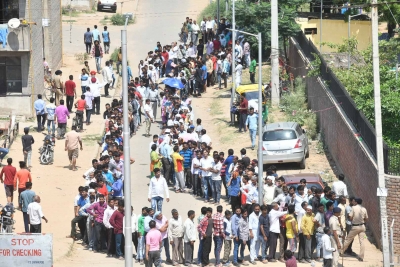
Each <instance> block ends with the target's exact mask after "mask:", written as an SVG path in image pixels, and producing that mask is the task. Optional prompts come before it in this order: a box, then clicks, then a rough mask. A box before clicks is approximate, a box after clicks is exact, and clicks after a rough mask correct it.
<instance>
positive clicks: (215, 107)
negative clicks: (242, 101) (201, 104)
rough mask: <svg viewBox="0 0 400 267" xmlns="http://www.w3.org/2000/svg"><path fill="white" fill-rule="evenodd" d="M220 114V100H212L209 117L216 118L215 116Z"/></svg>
mask: <svg viewBox="0 0 400 267" xmlns="http://www.w3.org/2000/svg"><path fill="white" fill-rule="evenodd" d="M222 113H223V112H222V107H221V103H220V100H219V99H218V98H214V99H213V100H212V101H211V105H210V115H211V116H216V115H221V114H222Z"/></svg>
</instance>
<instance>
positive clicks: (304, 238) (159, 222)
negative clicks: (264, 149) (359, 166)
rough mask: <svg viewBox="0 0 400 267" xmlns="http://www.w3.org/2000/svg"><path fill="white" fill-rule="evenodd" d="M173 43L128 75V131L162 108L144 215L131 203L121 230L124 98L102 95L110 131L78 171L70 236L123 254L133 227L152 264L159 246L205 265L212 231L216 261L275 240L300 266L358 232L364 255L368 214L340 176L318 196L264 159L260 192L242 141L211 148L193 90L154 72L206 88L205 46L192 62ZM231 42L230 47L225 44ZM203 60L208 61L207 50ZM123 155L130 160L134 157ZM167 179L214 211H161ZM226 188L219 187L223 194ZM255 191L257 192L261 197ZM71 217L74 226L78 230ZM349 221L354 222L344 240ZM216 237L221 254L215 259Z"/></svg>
mask: <svg viewBox="0 0 400 267" xmlns="http://www.w3.org/2000/svg"><path fill="white" fill-rule="evenodd" d="M174 44H175V43H174ZM174 44H173V45H172V46H171V47H170V46H165V49H164V47H162V46H161V44H159V43H158V44H157V47H156V49H155V51H154V52H153V51H152V52H149V53H148V57H147V58H146V60H145V61H143V62H141V63H139V68H138V71H139V73H138V74H139V77H138V78H135V79H134V80H131V81H130V82H129V102H130V104H129V117H130V128H131V133H132V135H134V134H136V131H137V129H138V128H139V127H141V126H142V125H143V124H144V123H145V124H146V126H145V127H146V129H145V136H147V137H150V136H151V125H152V124H153V123H154V122H155V120H156V116H157V115H158V113H159V112H157V108H158V107H160V108H161V119H162V122H161V123H160V132H159V134H155V135H153V140H152V141H151V142H150V144H149V154H150V168H149V172H150V183H149V192H148V201H150V203H151V207H144V208H143V209H142V212H141V215H140V216H137V215H136V214H134V213H133V214H132V225H133V227H132V233H123V211H124V208H125V207H124V201H123V193H124V192H123V189H122V188H123V179H124V174H123V165H124V164H125V159H123V154H121V153H122V151H123V147H122V145H123V142H124V140H123V138H122V136H121V132H122V131H121V128H122V102H121V101H118V100H117V99H114V100H113V101H112V103H111V104H110V105H109V104H107V105H106V111H105V112H104V114H103V116H104V118H105V121H106V123H105V125H106V131H105V132H106V133H105V135H104V137H103V138H102V140H101V141H100V144H101V146H102V152H101V157H100V159H99V160H98V161H97V160H93V161H92V167H91V168H90V169H89V170H88V171H87V172H86V173H85V174H84V178H85V179H86V187H80V188H79V194H78V196H77V197H76V198H75V210H74V211H75V214H74V215H75V216H74V219H73V220H72V221H71V234H70V235H69V236H68V237H70V238H75V239H78V238H82V239H83V243H82V244H83V245H85V248H86V249H88V250H92V251H94V252H104V253H107V256H109V257H112V256H114V255H115V256H116V257H118V258H119V259H121V260H123V259H124V258H123V257H124V255H123V249H122V247H123V242H124V241H123V236H124V234H132V237H133V238H132V239H133V242H134V246H135V250H136V256H135V258H136V261H137V262H138V263H139V262H140V264H141V265H143V264H145V263H146V264H147V265H148V267H150V266H152V264H155V266H157V267H158V266H160V265H161V264H162V262H163V261H162V259H161V252H162V250H165V255H166V259H165V262H166V263H168V264H173V265H174V266H176V265H179V264H184V265H186V266H187V265H193V264H198V265H202V266H210V259H209V255H210V252H211V246H212V240H213V239H214V254H215V255H214V256H215V260H216V265H218V266H220V265H222V264H224V265H226V266H228V265H229V264H231V263H232V264H233V265H235V266H237V265H239V264H242V265H245V266H246V265H248V264H256V261H260V262H262V263H267V262H268V261H270V262H275V261H276V258H277V256H278V254H277V253H276V252H277V244H278V240H279V257H278V260H279V261H282V262H285V263H286V266H291V267H292V266H296V264H297V261H296V259H297V260H298V261H299V262H300V263H307V262H311V260H312V259H314V258H315V259H316V260H318V261H324V266H331V265H332V263H333V264H336V263H337V259H338V255H339V253H338V252H339V250H342V251H343V252H346V253H348V254H352V253H353V252H352V251H351V241H352V239H354V237H355V236H356V235H359V238H360V244H361V253H360V254H359V255H358V259H359V260H363V257H364V255H363V243H362V239H363V237H362V233H363V231H365V222H366V221H367V218H368V215H367V212H366V210H365V208H363V207H362V206H361V204H362V200H361V199H353V200H352V201H350V205H346V197H347V192H346V191H345V190H344V188H345V184H344V183H343V179H344V177H341V178H340V181H339V182H337V184H336V186H334V188H333V190H331V188H329V187H325V188H324V192H323V196H322V191H321V189H318V188H308V187H307V184H306V181H302V184H300V185H299V186H297V188H296V187H289V188H288V187H287V186H286V185H285V179H284V178H283V177H279V176H278V175H277V173H276V168H270V169H269V170H268V171H267V177H266V178H265V184H264V185H263V188H264V189H263V192H259V191H258V187H257V182H258V181H257V178H256V174H257V172H258V170H257V167H256V166H257V160H255V159H253V160H250V158H249V157H248V156H247V155H246V149H241V151H240V156H235V154H234V150H233V149H229V150H228V153H227V157H226V158H225V153H224V152H222V151H216V150H213V149H212V140H211V137H210V136H209V135H208V134H207V130H206V129H204V128H203V126H202V121H201V119H200V118H197V119H195V113H194V110H193V108H192V105H191V101H192V100H191V99H190V98H189V97H188V96H187V95H186V96H185V95H184V94H183V93H182V92H180V93H178V91H177V90H176V89H175V88H170V87H167V86H166V88H165V89H164V91H163V92H159V86H158V84H157V82H156V81H157V79H158V78H159V77H163V76H165V77H167V76H171V77H174V76H176V77H180V79H181V80H182V81H183V83H187V82H188V81H189V82H188V84H189V85H190V86H189V87H188V88H189V90H188V93H189V94H190V93H191V90H190V88H192V92H193V93H196V90H198V91H199V92H204V91H205V89H206V87H207V86H205V85H206V82H207V79H211V77H213V74H212V73H213V71H214V69H212V70H211V72H208V69H207V68H206V72H207V76H204V75H203V74H205V73H204V72H203V68H202V62H201V59H203V54H202V52H203V50H204V46H203V48H202V49H198V50H197V52H195V53H196V57H195V58H197V59H198V60H197V61H196V60H194V59H193V60H190V59H189V62H191V63H194V64H195V65H196V66H192V64H190V65H188V64H186V63H187V61H186V62H185V60H183V59H185V58H178V56H177V55H178V53H177V51H178V49H176V45H174ZM207 49H208V48H207ZM220 49H223V48H220ZM220 49H217V51H221V50H220ZM227 49H228V50H227V51H229V47H228V48H227ZM235 50H236V49H235ZM161 51H163V52H161ZM213 51H214V50H213ZM213 51H212V52H213ZM210 54H212V53H210ZM219 54H221V52H219V53H218V54H217V55H218V56H222V55H219ZM185 55H186V54H185ZM175 56H176V57H175ZM189 58H190V56H189ZM208 60H211V61H212V59H211V58H209V59H208ZM145 62H146V63H145ZM217 65H218V63H217ZM192 67H194V68H196V69H193V68H192ZM213 67H214V65H213ZM187 68H189V71H188V75H187V74H186V73H187V72H186V69H187ZM190 69H191V70H190ZM197 69H201V71H202V72H201V73H202V76H201V80H200V79H197V78H196V77H197V76H196V75H197V74H198V73H199V72H198V71H197ZM153 70H154V71H153ZM182 71H183V72H182ZM217 73H218V71H217ZM204 77H206V78H205V79H204ZM211 84H212V80H210V85H211ZM199 85H200V86H199ZM142 116H144V120H142V119H143V118H142ZM153 132H154V130H153ZM211 153H212V156H211V155H210V154H211ZM126 161H128V160H126ZM129 161H130V163H133V162H134V160H133V159H129ZM126 164H127V163H126ZM342 178H343V179H342ZM169 187H173V188H174V190H175V193H189V194H192V195H193V196H195V197H196V198H197V199H198V198H200V199H203V200H204V201H205V202H206V203H208V204H214V205H216V213H214V214H213V207H203V208H202V209H201V215H200V216H199V217H198V220H197V227H196V224H195V219H194V218H195V217H196V212H195V211H193V210H190V211H188V212H187V219H186V220H185V221H184V220H183V219H182V218H181V216H180V215H179V211H178V210H177V209H173V210H172V211H171V218H170V219H167V217H166V216H165V214H163V213H162V207H163V201H164V199H166V201H169V198H170V196H169ZM222 188H225V192H226V196H225V197H224V196H222V192H223V191H222ZM306 188H307V189H308V190H305V189H306ZM296 191H297V193H296ZM306 191H307V192H306ZM259 194H262V196H263V198H262V199H263V203H258V199H259ZM223 199H226V200H227V201H229V202H230V205H231V210H226V211H225V212H224V211H223V207H222V205H220V204H221V202H222V201H223ZM126 208H130V207H126ZM214 208H215V207H214ZM224 215H225V216H224ZM76 224H78V227H79V229H80V235H78V234H77V233H76V226H75V225H76ZM345 225H346V226H347V225H350V227H349V229H348V236H347V238H346V241H345V242H344V245H343V246H342V240H343V238H344V236H345V233H344V231H343V230H344V228H347V227H345ZM195 242H199V249H198V251H197V259H195V257H194V255H195V252H194V243H195ZM232 243H233V245H232ZM297 244H298V246H297ZM170 245H171V246H172V257H171V254H170V248H169V246H170ZM246 245H247V247H248V248H249V251H250V255H249V261H246V260H245V258H244V253H245V250H246V249H245V248H246ZM222 246H224V256H223V258H222V259H221V257H220V254H221V251H222ZM343 247H344V248H343ZM349 247H350V248H349ZM232 248H233V255H231V253H232ZM321 250H322V253H321ZM296 251H297V253H298V254H297V258H296V257H295V252H296ZM314 251H316V255H315V256H314V255H313V253H314ZM332 252H333V253H332ZM125 256H128V255H125ZM231 256H233V257H231ZM335 266H337V265H335Z"/></svg>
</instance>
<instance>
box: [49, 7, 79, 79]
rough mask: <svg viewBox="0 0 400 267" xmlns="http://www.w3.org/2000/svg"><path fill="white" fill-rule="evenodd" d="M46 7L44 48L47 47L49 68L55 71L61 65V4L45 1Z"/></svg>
mask: <svg viewBox="0 0 400 267" xmlns="http://www.w3.org/2000/svg"><path fill="white" fill-rule="evenodd" d="M73 2H74V1H73ZM47 6H48V10H49V13H48V17H49V19H50V25H49V27H48V29H47V31H48V36H46V38H45V46H47V47H48V53H49V61H48V63H49V66H50V67H51V68H52V69H53V70H54V71H55V70H57V69H59V68H61V64H62V22H61V3H60V1H54V0H47ZM54 71H53V73H54Z"/></svg>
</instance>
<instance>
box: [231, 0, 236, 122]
mask: <svg viewBox="0 0 400 267" xmlns="http://www.w3.org/2000/svg"><path fill="white" fill-rule="evenodd" d="M235 1H236V0H232V30H233V31H232V95H231V107H233V102H234V101H235V94H236V79H235V78H236V77H235V76H236V75H235V68H236V52H235V43H236V22H235ZM234 123H235V115H233V114H232V113H231V124H234Z"/></svg>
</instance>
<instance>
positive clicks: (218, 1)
mask: <svg viewBox="0 0 400 267" xmlns="http://www.w3.org/2000/svg"><path fill="white" fill-rule="evenodd" d="M217 20H218V22H217V23H218V30H219V0H217ZM218 30H217V34H218Z"/></svg>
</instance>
